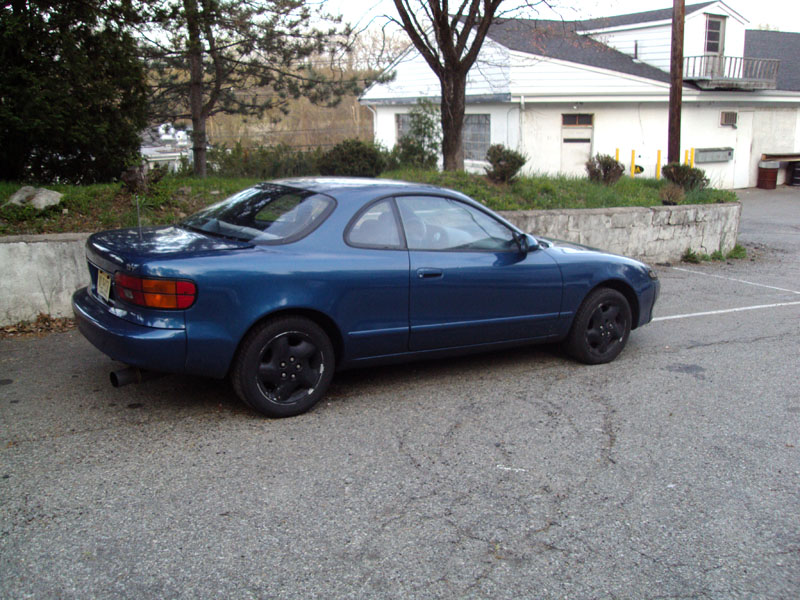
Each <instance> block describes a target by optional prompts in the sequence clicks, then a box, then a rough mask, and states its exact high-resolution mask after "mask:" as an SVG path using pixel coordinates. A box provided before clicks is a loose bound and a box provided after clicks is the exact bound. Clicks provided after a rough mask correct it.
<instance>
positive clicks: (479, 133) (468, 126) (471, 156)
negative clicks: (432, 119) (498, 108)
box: [394, 114, 492, 160]
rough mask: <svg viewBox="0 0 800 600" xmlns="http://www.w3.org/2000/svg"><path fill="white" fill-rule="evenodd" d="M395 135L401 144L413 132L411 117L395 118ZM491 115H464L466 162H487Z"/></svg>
mask: <svg viewBox="0 0 800 600" xmlns="http://www.w3.org/2000/svg"><path fill="white" fill-rule="evenodd" d="M394 125H395V135H396V138H395V139H396V140H397V141H398V142H399V141H400V140H401V139H402V138H403V136H406V135H408V134H409V133H410V132H411V115H409V114H397V115H395V116H394ZM491 125H492V119H491V115H464V129H463V130H462V135H463V140H464V158H465V159H466V160H486V152H487V151H488V150H489V146H490V145H491V134H492V127H491Z"/></svg>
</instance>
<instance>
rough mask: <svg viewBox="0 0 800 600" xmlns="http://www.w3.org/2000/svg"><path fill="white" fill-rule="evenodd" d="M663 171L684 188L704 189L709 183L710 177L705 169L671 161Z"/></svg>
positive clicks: (666, 176) (673, 181) (667, 177)
mask: <svg viewBox="0 0 800 600" xmlns="http://www.w3.org/2000/svg"><path fill="white" fill-rule="evenodd" d="M661 172H662V173H663V174H664V178H665V179H667V180H669V181H671V182H672V183H674V184H675V185H679V186H681V187H682V188H683V189H684V190H686V191H690V190H702V189H703V188H705V187H706V186H707V185H708V178H707V177H706V172H705V171H703V169H695V168H694V167H690V166H689V165H681V164H678V163H669V164H668V165H665V166H664V168H663V169H661Z"/></svg>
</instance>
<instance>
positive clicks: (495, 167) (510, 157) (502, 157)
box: [486, 144, 528, 183]
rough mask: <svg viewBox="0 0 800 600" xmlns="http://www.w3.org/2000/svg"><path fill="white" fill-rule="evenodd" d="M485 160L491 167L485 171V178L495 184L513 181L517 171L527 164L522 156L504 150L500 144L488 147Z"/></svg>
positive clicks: (509, 150) (512, 151)
mask: <svg viewBox="0 0 800 600" xmlns="http://www.w3.org/2000/svg"><path fill="white" fill-rule="evenodd" d="M486 160H487V161H489V164H490V165H492V166H491V168H487V169H486V176H487V177H488V178H489V179H490V180H491V181H494V182H495V183H508V182H510V181H511V180H513V179H514V178H515V177H516V176H517V173H518V172H519V170H520V169H521V168H522V167H523V166H524V165H525V163H526V162H528V159H527V158H526V157H525V155H524V154H520V153H519V152H517V151H516V150H512V149H511V148H506V147H505V146H503V145H502V144H495V145H493V146H489V150H487V151H486Z"/></svg>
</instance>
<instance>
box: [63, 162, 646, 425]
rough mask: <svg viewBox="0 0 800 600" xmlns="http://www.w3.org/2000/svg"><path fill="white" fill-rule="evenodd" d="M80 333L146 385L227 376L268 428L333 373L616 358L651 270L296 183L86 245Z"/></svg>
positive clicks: (119, 375)
mask: <svg viewBox="0 0 800 600" xmlns="http://www.w3.org/2000/svg"><path fill="white" fill-rule="evenodd" d="M86 255H87V260H88V263H89V272H90V274H91V285H90V286H88V287H87V288H84V289H81V290H78V291H77V292H76V293H75V295H74V296H73V300H72V303H73V309H74V312H75V317H76V319H77V323H78V327H79V329H80V331H81V333H82V334H83V335H84V336H85V337H86V338H87V339H88V340H89V341H90V342H91V343H92V344H94V345H95V346H96V347H97V348H99V349H100V350H101V351H103V352H104V353H105V354H107V355H108V356H110V357H111V358H113V359H115V360H118V361H121V362H123V363H127V364H128V365H130V368H129V369H127V370H125V371H119V372H116V373H112V382H115V383H116V384H122V383H126V382H127V381H129V380H132V379H140V378H141V377H142V374H143V373H148V372H162V373H163V372H167V373H189V374H196V375H204V376H209V377H215V378H223V377H226V376H228V377H230V379H231V381H232V384H233V387H234V389H235V390H236V393H237V394H238V396H239V397H240V398H241V399H242V400H243V401H244V402H245V403H246V404H248V405H249V406H250V407H252V408H253V409H255V410H257V411H259V412H261V413H263V414H264V415H268V416H270V417H286V416H292V415H297V414H300V413H302V412H304V411H307V410H308V409H310V408H311V407H312V406H314V405H315V404H316V403H317V402H318V401H319V400H320V398H321V397H322V396H323V394H324V393H325V390H326V389H327V387H328V385H329V383H330V382H331V379H332V377H333V374H334V372H335V371H336V370H337V369H348V368H352V367H359V366H365V365H373V364H376V363H387V362H396V361H408V360H417V359H422V358H429V357H430V358H432V357H441V356H450V355H454V354H459V353H465V352H472V351H477V350H483V351H485V350H490V349H493V348H502V347H507V346H512V345H517V344H529V343H538V342H559V341H560V342H563V344H564V347H565V349H566V350H567V352H568V353H569V354H570V355H572V356H573V357H575V358H576V359H578V360H580V361H582V362H585V363H589V364H598V363H606V362H608V361H611V360H613V359H614V358H616V357H617V355H618V354H619V353H620V352H621V351H622V349H623V348H624V346H625V344H626V342H627V340H628V336H629V334H630V331H631V329H635V328H636V327H638V326H640V325H644V324H646V323H648V322H649V321H650V320H651V318H652V311H653V305H654V303H655V301H656V298H657V297H658V292H659V282H658V280H657V277H656V274H655V272H654V271H653V270H652V269H650V268H649V267H648V266H647V265H645V264H643V263H641V262H638V261H635V260H632V259H629V258H624V257H620V256H614V255H610V254H605V253H602V252H599V251H595V250H590V249H587V248H583V247H579V246H575V245H571V244H562V243H556V242H552V241H547V240H543V239H536V238H534V237H532V236H531V235H528V234H526V233H524V232H522V231H520V230H519V229H517V228H516V227H514V226H513V225H511V224H510V223H509V222H507V221H506V220H504V219H503V218H501V217H500V216H498V215H496V214H494V213H492V212H491V211H490V210H488V209H486V208H485V207H484V206H482V205H481V204H479V203H478V202H475V201H474V200H471V199H470V198H468V197H466V196H464V195H463V194H460V193H458V192H454V191H451V190H446V189H441V188H438V187H434V186H429V185H421V184H412V183H405V182H399V181H388V180H372V179H349V178H338V179H336V178H298V179H285V180H278V181H272V182H269V183H263V184H260V185H256V186H254V187H252V188H249V189H246V190H244V191H242V192H239V193H238V194H236V195H234V196H231V197H230V198H228V199H226V200H223V201H222V202H219V203H217V204H214V205H212V206H209V207H208V208H206V209H204V210H201V211H200V212H198V213H197V214H195V215H193V216H191V217H189V218H187V219H186V220H184V221H183V222H181V223H179V224H177V225H174V226H164V227H148V228H133V229H122V230H115V231H105V232H102V233H96V234H94V235H92V236H91V237H90V238H89V240H88V241H87V244H86Z"/></svg>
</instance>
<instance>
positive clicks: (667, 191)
mask: <svg viewBox="0 0 800 600" xmlns="http://www.w3.org/2000/svg"><path fill="white" fill-rule="evenodd" d="M658 197H659V198H661V204H664V205H667V206H672V205H675V204H680V203H682V202H683V201H684V200H685V199H686V192H684V191H683V188H682V187H681V186H679V185H676V184H674V183H668V184H667V185H665V186H664V187H663V188H661V189H660V190H658Z"/></svg>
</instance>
